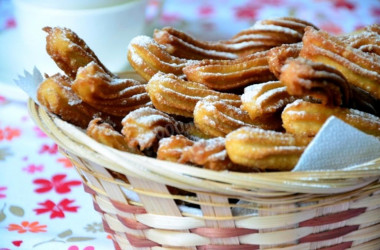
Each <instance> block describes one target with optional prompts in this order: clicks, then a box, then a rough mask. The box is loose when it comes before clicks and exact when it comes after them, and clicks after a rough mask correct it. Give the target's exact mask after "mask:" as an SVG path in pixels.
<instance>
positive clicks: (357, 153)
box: [293, 117, 380, 171]
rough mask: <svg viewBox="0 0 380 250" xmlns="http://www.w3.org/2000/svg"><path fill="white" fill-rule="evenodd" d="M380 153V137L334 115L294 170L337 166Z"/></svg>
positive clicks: (329, 168) (333, 168) (340, 167)
mask: <svg viewBox="0 0 380 250" xmlns="http://www.w3.org/2000/svg"><path fill="white" fill-rule="evenodd" d="M379 157H380V140H379V139H377V138H376V137H374V136H371V135H368V134H366V133H363V132H361V131H360V130H358V129H356V128H354V127H352V126H350V125H348V124H346V123H344V122H343V121H341V120H340V119H338V118H336V117H330V118H329V119H328V120H327V121H326V122H325V124H324V125H323V126H322V128H321V130H320V131H319V132H318V134H317V135H316V137H315V138H314V139H313V141H312V142H311V143H310V144H309V146H308V147H307V148H306V150H305V152H304V153H303V154H302V156H301V158H300V160H299V161H298V164H297V165H296V167H295V168H294V169H293V171H313V170H337V169H343V168H348V167H350V166H354V165H358V164H361V163H365V162H368V161H370V160H374V159H376V158H379Z"/></svg>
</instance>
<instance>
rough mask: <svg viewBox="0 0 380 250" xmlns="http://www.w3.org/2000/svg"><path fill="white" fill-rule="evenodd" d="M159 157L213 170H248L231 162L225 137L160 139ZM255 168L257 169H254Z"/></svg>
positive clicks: (173, 137) (179, 136) (172, 137)
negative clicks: (226, 148)
mask: <svg viewBox="0 0 380 250" xmlns="http://www.w3.org/2000/svg"><path fill="white" fill-rule="evenodd" d="M157 158H158V159H161V160H169V161H173V162H178V163H191V164H195V165H198V166H202V167H204V168H207V169H212V170H217V171H221V170H241V171H244V170H247V168H245V167H244V166H239V165H237V164H234V163H232V162H231V160H230V159H229V158H228V155H227V152H226V150H225V140H224V138H221V137H217V138H212V139H201V140H199V141H195V142H194V141H192V140H189V139H188V138H186V137H184V136H183V135H176V136H171V137H168V138H164V139H161V140H160V145H159V148H158V151H157ZM253 170H255V169H253Z"/></svg>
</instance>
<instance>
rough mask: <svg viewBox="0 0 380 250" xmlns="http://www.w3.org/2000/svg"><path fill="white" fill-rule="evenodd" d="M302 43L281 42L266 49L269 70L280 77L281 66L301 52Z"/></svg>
mask: <svg viewBox="0 0 380 250" xmlns="http://www.w3.org/2000/svg"><path fill="white" fill-rule="evenodd" d="M301 49H302V43H294V44H283V45H281V46H278V47H275V48H272V49H270V50H269V51H268V55H267V56H268V65H269V70H270V71H271V72H272V73H273V74H274V75H275V76H276V77H277V79H279V78H280V75H281V68H282V67H283V66H284V65H285V63H286V61H287V60H288V59H289V58H297V57H298V56H299V54H300V52H301Z"/></svg>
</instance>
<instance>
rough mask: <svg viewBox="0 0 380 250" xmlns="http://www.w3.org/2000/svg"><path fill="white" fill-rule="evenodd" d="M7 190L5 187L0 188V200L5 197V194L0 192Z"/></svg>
mask: <svg viewBox="0 0 380 250" xmlns="http://www.w3.org/2000/svg"><path fill="white" fill-rule="evenodd" d="M5 190H7V187H0V199H3V198H5V197H7V196H6V195H5V194H2V193H1V192H3V191H5Z"/></svg>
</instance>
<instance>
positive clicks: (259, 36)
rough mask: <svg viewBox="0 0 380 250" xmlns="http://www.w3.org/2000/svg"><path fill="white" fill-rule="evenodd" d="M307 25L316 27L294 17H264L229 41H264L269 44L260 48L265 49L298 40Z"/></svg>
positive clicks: (300, 38)
mask: <svg viewBox="0 0 380 250" xmlns="http://www.w3.org/2000/svg"><path fill="white" fill-rule="evenodd" d="M308 26H311V27H314V28H315V29H317V28H316V27H315V26H314V25H313V24H311V23H309V22H306V21H304V20H301V19H298V18H294V17H280V18H271V19H264V20H260V21H258V22H256V23H255V24H254V25H253V26H252V27H250V28H248V29H245V30H242V31H241V32H239V33H238V34H236V35H235V36H234V37H233V38H232V39H231V40H230V42H233V43H237V42H242V41H257V42H259V41H265V43H264V44H266V45H270V46H266V48H265V49H262V50H267V49H269V48H272V47H276V46H279V45H282V44H289V43H297V42H300V41H301V40H302V36H303V34H304V30H305V28H306V27H308ZM263 39H264V40H263Z"/></svg>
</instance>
